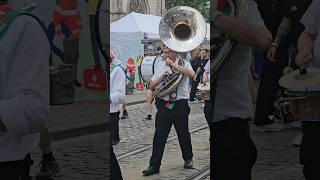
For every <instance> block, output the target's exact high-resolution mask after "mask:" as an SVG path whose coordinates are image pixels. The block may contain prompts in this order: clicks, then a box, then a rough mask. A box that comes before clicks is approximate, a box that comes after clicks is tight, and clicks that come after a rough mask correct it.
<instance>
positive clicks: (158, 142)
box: [150, 99, 193, 168]
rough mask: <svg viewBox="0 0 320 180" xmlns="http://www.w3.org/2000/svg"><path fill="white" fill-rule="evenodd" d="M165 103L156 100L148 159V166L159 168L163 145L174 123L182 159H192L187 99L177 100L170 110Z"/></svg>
mask: <svg viewBox="0 0 320 180" xmlns="http://www.w3.org/2000/svg"><path fill="white" fill-rule="evenodd" d="M165 104H166V102H165V101H163V100H159V99H157V100H156V106H157V109H158V111H157V114H156V120H155V126H156V130H155V134H154V137H153V148H152V156H151V159H150V166H153V167H155V168H160V165H161V159H162V156H163V151H164V147H165V145H166V141H167V138H168V135H169V132H170V129H171V126H172V125H174V127H175V129H176V132H177V135H178V139H179V144H180V148H181V151H182V157H183V159H184V160H192V157H193V154H192V145H191V137H190V132H189V122H188V121H189V113H190V108H189V105H188V100H179V101H177V102H176V103H175V105H174V107H173V109H171V110H170V109H167V108H165Z"/></svg>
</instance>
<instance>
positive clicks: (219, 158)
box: [210, 118, 257, 180]
mask: <svg viewBox="0 0 320 180" xmlns="http://www.w3.org/2000/svg"><path fill="white" fill-rule="evenodd" d="M248 120H249V119H239V118H230V119H227V120H224V121H221V122H216V123H213V128H212V133H211V134H210V135H211V137H210V138H211V143H210V149H211V150H210V151H211V154H210V156H211V158H210V159H211V178H212V179H214V180H235V179H239V180H240V179H241V180H251V169H252V167H253V165H254V163H255V162H256V159H257V149H256V146H255V144H254V143H253V141H252V139H251V137H250V132H249V124H248Z"/></svg>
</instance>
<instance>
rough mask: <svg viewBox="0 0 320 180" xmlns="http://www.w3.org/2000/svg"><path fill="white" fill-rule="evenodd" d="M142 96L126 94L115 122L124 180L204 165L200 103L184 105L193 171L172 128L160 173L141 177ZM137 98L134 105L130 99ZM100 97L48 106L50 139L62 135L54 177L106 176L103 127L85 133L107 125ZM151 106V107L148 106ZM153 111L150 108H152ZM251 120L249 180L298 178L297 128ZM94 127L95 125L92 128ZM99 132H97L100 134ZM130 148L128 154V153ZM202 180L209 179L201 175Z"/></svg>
mask: <svg viewBox="0 0 320 180" xmlns="http://www.w3.org/2000/svg"><path fill="white" fill-rule="evenodd" d="M143 100H144V95H143V94H139V95H136V96H128V97H127V102H128V103H129V106H128V108H127V109H128V112H129V118H128V119H124V120H120V138H121V141H120V143H119V144H118V145H116V146H114V150H115V153H116V155H117V157H118V158H119V164H120V166H121V169H122V173H123V176H124V179H125V180H145V179H150V180H151V179H157V180H158V179H163V180H172V179H177V180H178V179H186V178H188V177H190V176H192V175H193V174H195V173H197V172H199V171H200V170H202V169H203V168H205V167H206V166H207V165H208V164H209V141H208V140H209V130H208V128H207V127H206V121H205V119H204V115H203V108H202V107H201V103H192V104H189V105H190V108H191V113H190V116H189V129H190V131H191V139H192V146H193V154H194V159H193V161H194V169H190V170H185V169H184V168H183V159H182V157H181V150H180V146H179V143H178V139H177V138H176V132H175V129H174V128H172V130H171V133H170V135H169V138H168V139H169V141H168V142H167V145H166V148H165V153H164V156H163V160H162V166H161V169H160V173H159V174H157V175H154V176H150V177H143V176H142V171H143V170H144V169H145V168H147V166H148V163H149V159H150V156H151V151H152V140H153V135H154V116H153V119H152V120H151V121H148V120H144V117H145V116H146V113H145V105H146V104H145V103H143ZM136 102H139V103H136ZM105 108H106V106H105V101H92V102H79V103H75V104H73V105H69V106H56V107H52V109H51V114H50V119H49V127H50V130H51V132H52V133H53V139H55V138H56V137H55V136H56V135H57V132H60V133H62V134H66V135H62V136H61V137H62V138H57V139H56V140H54V142H53V150H54V151H53V152H54V155H55V156H56V158H57V160H58V162H59V165H60V169H61V171H60V172H59V174H58V176H57V177H56V178H55V180H64V179H66V180H69V179H74V178H76V179H83V180H87V179H97V180H100V179H101V180H104V179H109V176H108V175H109V165H108V163H109V161H108V156H107V155H108V154H109V148H108V144H109V143H110V142H109V133H108V132H106V128H105V129H100V130H99V131H95V130H93V131H86V128H90V127H91V128H92V127H94V128H93V129H95V128H99V126H107V121H106V118H105V117H106V116H107V113H106V111H105ZM154 110H155V108H154ZM154 114H155V111H154ZM250 124H251V135H252V138H253V140H254V142H255V144H256V146H257V149H258V159H257V162H256V164H255V166H254V168H253V178H252V179H253V180H275V179H276V180H303V179H304V178H303V175H302V167H301V166H300V165H299V164H298V162H299V161H298V153H299V148H298V147H293V146H292V141H293V140H294V138H295V137H296V135H297V134H299V133H300V131H297V130H293V129H291V128H289V127H286V128H285V129H283V130H282V131H280V132H277V133H266V132H261V131H259V129H257V128H256V127H255V126H254V125H252V122H250ZM97 125H98V126H97ZM77 128H85V129H82V130H81V131H85V132H82V133H80V134H81V135H77V136H73V135H72V136H69V135H68V133H67V132H68V131H71V132H73V130H74V129H77ZM100 131H101V132H100ZM132 151H136V153H134V154H128V153H130V152H132ZM33 159H34V162H35V163H34V165H33V167H32V171H31V172H32V175H33V176H34V175H35V174H36V173H37V172H38V171H39V169H40V166H38V163H39V162H40V160H41V159H40V154H39V148H36V149H35V152H34V153H33ZM206 179H209V177H207V178H206Z"/></svg>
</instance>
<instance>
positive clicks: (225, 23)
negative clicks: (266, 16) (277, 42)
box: [213, 15, 272, 51]
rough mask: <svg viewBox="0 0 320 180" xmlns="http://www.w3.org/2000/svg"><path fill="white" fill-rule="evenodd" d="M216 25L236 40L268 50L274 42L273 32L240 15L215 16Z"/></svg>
mask: <svg viewBox="0 0 320 180" xmlns="http://www.w3.org/2000/svg"><path fill="white" fill-rule="evenodd" d="M213 23H214V26H215V27H217V28H218V29H220V30H222V31H223V32H225V33H226V34H227V35H228V36H229V37H230V38H231V39H234V40H235V41H237V42H239V43H242V44H245V45H248V46H251V47H254V48H257V49H260V50H262V51H267V50H268V49H269V48H270V46H271V43H272V35H271V33H270V32H269V31H268V30H267V29H265V28H263V27H261V26H258V25H254V24H251V23H248V22H247V21H245V20H242V19H240V18H238V17H231V16H225V15H220V16H218V17H216V18H215V20H214V22H213Z"/></svg>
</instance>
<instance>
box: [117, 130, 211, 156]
mask: <svg viewBox="0 0 320 180" xmlns="http://www.w3.org/2000/svg"><path fill="white" fill-rule="evenodd" d="M207 128H208V125H203V126H199V127H196V128H194V129H192V130H190V134H193V133H196V132H199V131H201V130H204V129H207ZM177 138H178V136H177V135H175V136H173V137H170V138H168V139H167V142H166V143H169V142H170V141H173V140H175V139H177ZM151 148H152V144H149V145H146V146H142V147H138V148H136V149H134V150H131V151H129V152H126V153H123V154H120V155H118V156H117V160H118V161H120V160H122V159H124V158H127V157H130V156H134V155H137V154H139V153H142V152H145V151H147V150H149V149H151Z"/></svg>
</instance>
